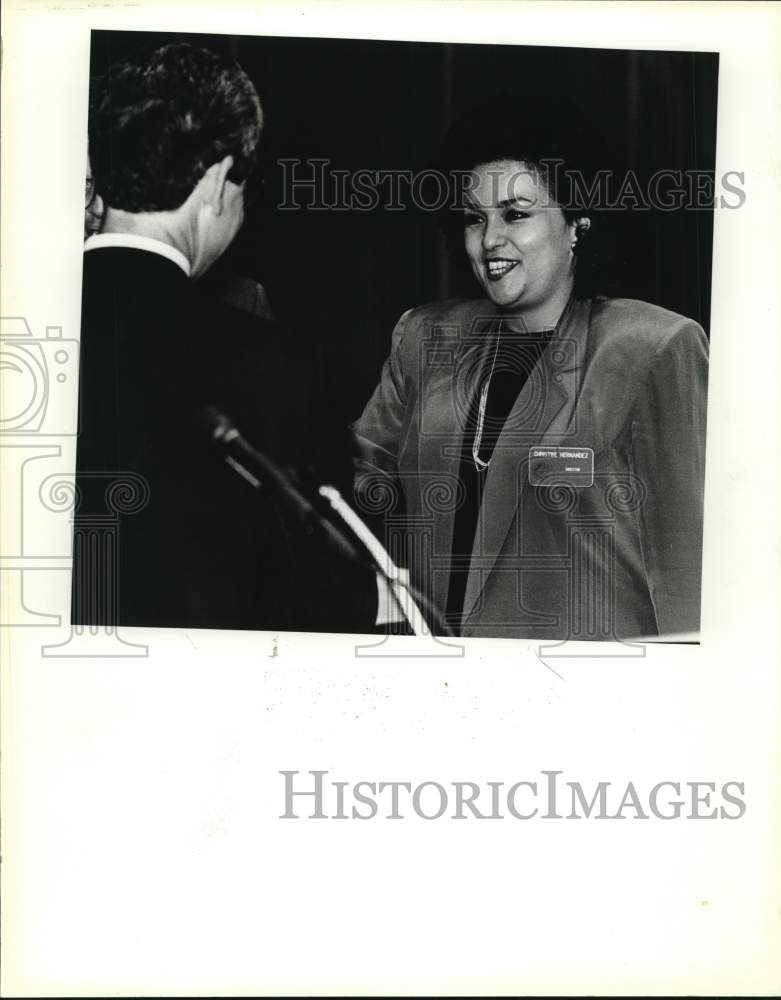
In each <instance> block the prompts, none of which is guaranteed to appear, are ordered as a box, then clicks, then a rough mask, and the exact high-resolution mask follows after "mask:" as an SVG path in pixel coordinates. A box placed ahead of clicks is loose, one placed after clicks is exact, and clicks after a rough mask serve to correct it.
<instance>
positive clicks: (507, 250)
mask: <svg viewBox="0 0 781 1000" xmlns="http://www.w3.org/2000/svg"><path fill="white" fill-rule="evenodd" d="M574 239H575V223H574V222H573V223H568V222H567V221H566V219H565V218H564V213H563V212H562V210H561V208H560V207H559V205H557V204H556V202H554V201H553V200H552V198H551V197H550V195H549V194H548V191H547V189H546V187H545V185H544V184H543V183H541V181H539V180H538V179H537V178H536V176H535V174H534V173H532V172H531V171H530V170H529V169H528V168H527V167H526V165H525V164H523V163H519V162H517V161H514V160H497V161H494V162H492V163H485V164H482V165H480V166H478V167H476V168H475V169H474V171H473V181H472V186H471V189H470V192H469V195H468V198H467V205H466V209H465V213H464V245H465V247H466V252H467V256H468V257H469V261H470V263H471V265H472V270H473V272H474V274H475V277H476V278H477V280H478V281H479V282H480V285H481V286H482V287H483V289H484V291H485V293H486V295H488V297H489V298H490V299H491V301H492V302H494V303H495V304H496V305H497V306H500V307H502V308H504V309H508V310H509V309H511V310H514V311H515V312H517V313H518V314H520V315H522V316H523V317H524V319H525V321H526V324H527V326H529V327H530V328H531V327H532V326H534V327H536V328H542V327H552V326H554V325H555V324H556V322H557V321H558V319H559V317H560V316H561V313H562V312H563V310H564V307H565V305H566V304H567V300H568V299H569V296H570V294H571V292H572V287H573V283H574V275H575V262H574V257H573V253H572V241H573V240H574Z"/></svg>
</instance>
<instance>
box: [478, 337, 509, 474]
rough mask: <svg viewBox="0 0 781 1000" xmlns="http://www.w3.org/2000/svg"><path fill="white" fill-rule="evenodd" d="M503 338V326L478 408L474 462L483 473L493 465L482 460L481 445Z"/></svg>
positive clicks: (489, 460)
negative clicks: (489, 397)
mask: <svg viewBox="0 0 781 1000" xmlns="http://www.w3.org/2000/svg"><path fill="white" fill-rule="evenodd" d="M501 336H502V324H501V322H500V323H499V326H498V328H497V330H496V347H495V348H494V357H493V361H492V362H491V370H490V371H489V372H488V378H487V379H486V380H485V382H483V385H482V388H481V389H480V403H479V405H478V408H477V427H476V428H475V437H474V440H473V441H472V461H473V462H474V463H475V468H476V469H477V471H478V472H483V471H485V469H487V468H488V466H489V465H490V464H491V459H490V458H489V459H488V461H487V462H485V461H483V459H482V458H480V445H481V444H482V442H483V427H484V425H485V411H486V406H487V403H488V390H489V389H490V388H491V379H492V378H493V374H494V368H495V367H496V359H497V357H498V356H499V341H500V339H501Z"/></svg>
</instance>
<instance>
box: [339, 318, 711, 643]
mask: <svg viewBox="0 0 781 1000" xmlns="http://www.w3.org/2000/svg"><path fill="white" fill-rule="evenodd" d="M500 317H502V314H501V313H500V312H499V311H498V310H497V308H496V307H495V306H494V305H493V304H492V303H490V302H487V301H481V300H480V301H450V302H444V303H437V304H431V305H426V306H422V307H420V308H416V309H411V310H409V311H408V312H406V313H405V314H404V315H403V316H402V317H401V319H400V320H399V322H398V324H397V326H396V328H395V330H394V332H393V340H392V345H391V352H390V356H389V357H388V360H387V361H386V363H385V365H384V367H383V370H382V377H381V379H380V382H379V384H378V386H377V388H376V389H375V391H374V394H373V395H372V397H371V399H370V400H369V402H368V403H367V405H366V408H365V409H364V412H363V414H362V416H361V417H360V419H359V420H358V421H357V422H356V424H355V425H354V430H355V432H356V435H357V438H358V441H359V444H360V449H361V459H360V461H359V463H358V466H359V469H358V476H357V478H356V494H355V501H356V504H357V505H358V507H359V509H361V510H362V511H363V512H364V513H369V514H374V515H375V516H379V522H380V524H381V525H382V530H383V531H384V534H385V536H386V537H385V541H386V542H387V543H388V544H389V545H390V546H391V548H392V550H393V552H394V554H395V555H396V556H397V557H399V558H401V560H402V561H404V562H406V564H407V565H408V566H409V568H410V571H411V574H412V578H413V581H414V582H415V584H416V586H418V587H419V588H420V589H421V590H423V591H424V592H426V593H427V594H428V595H429V596H430V597H431V598H432V599H433V600H434V602H435V603H436V604H437V606H438V607H439V608H444V606H445V602H446V599H447V592H448V584H449V576H450V569H451V547H452V536H453V522H454V516H455V511H456V509H457V507H458V504H459V502H460V501H461V499H462V493H461V488H460V485H459V457H458V456H459V452H460V449H461V443H462V437H463V431H464V418H465V415H466V413H467V412H468V408H469V404H470V401H471V400H472V398H473V396H474V394H475V393H476V392H478V391H479V387H480V378H481V373H484V372H485V370H486V367H485V366H486V364H488V366H490V360H491V356H492V353H493V350H494V346H495V339H494V338H495V336H496V328H497V319H498V318H500ZM513 328H514V324H513V321H512V319H511V318H510V319H509V320H507V321H506V322H505V325H504V327H503V332H502V334H501V335H502V337H505V336H508V335H511V336H513V337H522V336H523V334H516V333H514V332H513ZM518 342H519V343H522V341H521V340H519V341H518ZM707 358H708V348H707V341H706V339H705V335H704V333H703V331H702V329H701V328H700V327H699V326H698V325H697V324H696V323H695V322H693V321H692V320H689V319H686V318H684V317H683V316H679V315H677V314H675V313H672V312H669V311H667V310H665V309H661V308H658V307H657V306H653V305H649V304H647V303H645V302H639V301H634V300H629V299H612V300H609V299H594V300H586V301H577V300H573V301H571V302H570V304H569V306H568V307H567V309H566V310H565V313H564V315H563V317H562V319H561V321H560V322H559V325H558V327H557V329H556V331H555V332H554V334H553V336H552V338H551V340H550V343H549V345H548V347H547V349H546V350H545V351H544V353H543V355H542V357H541V358H540V360H539V362H538V363H537V366H536V367H535V369H534V370H533V372H532V374H531V376H530V377H529V379H528V381H527V382H526V384H525V386H524V388H523V390H522V392H521V393H520V395H519V397H518V399H517V400H516V402H515V405H514V406H513V408H512V410H511V411H510V414H509V416H508V418H507V421H506V423H505V425H504V429H503V430H502V432H501V434H500V436H499V438H498V440H497V444H496V448H495V451H494V454H493V458H492V460H491V464H490V467H489V469H488V471H487V473H486V477H487V478H486V481H485V489H484V493H483V500H482V505H481V509H480V516H479V520H478V525H477V531H476V534H475V541H474V547H473V550H472V556H471V560H470V562H469V576H468V581H467V588H466V598H465V603H464V611H465V623H464V627H463V634H464V635H481V636H516V637H525V638H540V639H546V638H550V639H561V638H573V639H610V638H632V637H640V636H653V635H670V634H675V633H684V632H685V633H688V632H694V631H697V630H698V628H699V614H700V572H701V546H702V508H703V481H704V463H705V423H706V396H707ZM557 448H558V449H561V448H566V449H573V450H575V451H581V452H582V451H586V452H587V450H588V449H591V450H593V470H592V468H591V460H590V458H589V459H588V460H587V461H586V462H585V463H580V465H579V466H578V468H580V473H579V474H577V475H575V474H570V473H567V472H566V462H564V461H562V460H558V461H553V462H551V461H549V460H548V459H546V458H544V457H543V458H542V459H539V460H538V459H537V458H536V457H535V452H537V451H538V450H539V449H545V450H546V451H548V452H553V451H554V449H557ZM592 471H593V476H592V475H591V473H592Z"/></svg>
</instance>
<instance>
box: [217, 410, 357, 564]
mask: <svg viewBox="0 0 781 1000" xmlns="http://www.w3.org/2000/svg"><path fill="white" fill-rule="evenodd" d="M201 422H202V423H203V425H204V426H205V428H206V430H207V432H208V434H209V437H210V438H211V441H212V443H213V444H214V445H215V446H216V447H217V448H218V449H219V450H220V451H221V452H222V454H223V456H224V457H225V461H226V462H227V463H228V464H229V465H230V466H232V468H233V469H235V471H236V472H238V474H239V475H240V476H242V477H243V478H244V479H246V480H247V482H249V483H250V484H251V485H252V486H254V487H255V488H256V489H260V488H261V487H262V486H267V487H268V488H269V489H270V490H271V491H272V492H273V493H274V495H275V496H276V497H277V499H278V500H279V501H280V503H281V504H282V505H283V506H284V507H285V508H286V509H287V510H288V511H289V512H290V513H292V514H293V516H294V517H295V518H296V520H297V521H298V522H299V524H300V525H301V527H302V528H303V530H304V532H305V533H306V534H307V535H318V536H319V537H320V538H322V539H323V540H324V541H325V542H326V543H327V544H328V545H329V546H330V547H331V548H332V549H333V550H334V551H336V552H338V553H339V555H341V556H342V557H343V558H345V559H347V560H348V561H350V562H354V563H359V564H361V565H362V566H365V565H367V561H366V559H365V558H364V557H363V556H362V555H361V554H360V553H359V552H358V551H357V549H356V548H355V546H354V545H353V544H352V543H351V542H350V541H349V540H348V539H347V538H345V536H344V535H343V534H342V533H341V532H340V531H338V530H337V529H336V528H335V527H334V526H333V525H332V524H331V522H330V521H328V520H327V519H326V518H325V517H323V516H322V514H320V512H319V511H318V510H317V509H316V508H315V507H314V506H313V505H312V504H311V503H310V502H309V501H308V500H307V499H306V497H304V496H303V495H302V494H301V493H300V492H299V491H298V490H297V489H296V488H295V486H294V485H293V484H292V483H291V481H290V479H289V478H288V477H287V476H286V475H285V473H284V472H282V470H281V469H280V468H279V467H278V466H276V465H275V464H274V463H273V462H272V461H271V459H269V458H267V457H266V455H264V454H263V452H261V451H258V450H257V448H254V447H253V446H252V445H251V444H250V443H249V441H247V439H246V438H245V437H243V436H242V434H241V432H240V431H239V430H238V428H237V427H235V426H234V424H233V422H232V421H231V420H230V418H229V417H227V416H226V415H225V414H224V413H222V412H221V411H220V410H218V409H217V407H215V406H207V407H206V408H205V409H204V410H203V411H202V413H201Z"/></svg>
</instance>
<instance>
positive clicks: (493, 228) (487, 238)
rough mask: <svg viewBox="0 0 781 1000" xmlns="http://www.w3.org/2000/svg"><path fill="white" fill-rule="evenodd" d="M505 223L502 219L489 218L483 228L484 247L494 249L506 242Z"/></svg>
mask: <svg viewBox="0 0 781 1000" xmlns="http://www.w3.org/2000/svg"><path fill="white" fill-rule="evenodd" d="M504 239H505V236H504V223H503V222H502V220H501V219H497V220H491V219H489V220H488V221H487V222H486V224H485V229H484V230H483V249H484V250H493V249H495V248H496V247H498V246H501V245H502V243H504Z"/></svg>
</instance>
